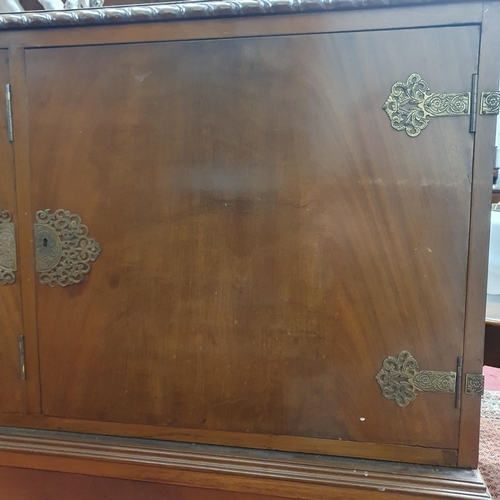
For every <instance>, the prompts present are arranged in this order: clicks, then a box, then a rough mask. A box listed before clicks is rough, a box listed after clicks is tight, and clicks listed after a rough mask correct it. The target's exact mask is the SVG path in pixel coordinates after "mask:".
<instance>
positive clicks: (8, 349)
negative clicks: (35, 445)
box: [0, 50, 26, 413]
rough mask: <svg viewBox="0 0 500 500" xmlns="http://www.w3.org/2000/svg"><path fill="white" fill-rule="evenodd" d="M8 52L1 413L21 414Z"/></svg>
mask: <svg viewBox="0 0 500 500" xmlns="http://www.w3.org/2000/svg"><path fill="white" fill-rule="evenodd" d="M8 82H9V67H8V60H7V51H6V50H0V95H1V97H0V117H1V118H0V381H1V383H0V413H23V412H24V411H25V409H26V399H25V383H26V382H25V381H23V380H21V366H20V357H19V339H20V335H23V320H22V305H21V288H20V277H19V273H18V272H17V271H15V269H17V268H18V259H19V256H18V255H17V254H18V245H17V241H16V240H17V229H18V216H17V203H16V183H15V172H14V161H13V152H12V145H11V143H10V142H9V134H8V130H7V120H6V118H5V117H6V111H7V110H6V98H5V95H6V85H7V84H8Z"/></svg>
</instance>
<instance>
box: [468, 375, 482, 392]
mask: <svg viewBox="0 0 500 500" xmlns="http://www.w3.org/2000/svg"><path fill="white" fill-rule="evenodd" d="M464 392H465V394H467V395H469V396H481V395H482V394H483V392H484V375H483V374H482V373H467V375H466V376H465V391H464Z"/></svg>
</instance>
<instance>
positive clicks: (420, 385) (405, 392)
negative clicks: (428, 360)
mask: <svg viewBox="0 0 500 500" xmlns="http://www.w3.org/2000/svg"><path fill="white" fill-rule="evenodd" d="M375 380H376V381H377V382H378V383H379V385H380V387H381V388H382V395H383V396H384V397H385V398H387V399H389V400H394V401H395V402H396V404H397V405H398V406H400V407H401V408H404V407H405V406H408V405H409V404H410V403H411V402H412V401H413V400H414V399H415V398H416V397H417V394H418V392H419V391H425V392H449V393H455V390H456V385H457V374H456V373H455V372H435V371H430V370H420V368H419V367H418V363H417V360H416V359H415V358H414V357H413V356H412V355H411V354H410V353H409V352H408V351H401V352H400V353H399V354H398V355H397V356H388V357H387V358H385V360H384V362H383V364H382V369H381V370H380V371H379V372H378V373H377V375H376V377H375Z"/></svg>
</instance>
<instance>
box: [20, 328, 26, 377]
mask: <svg viewBox="0 0 500 500" xmlns="http://www.w3.org/2000/svg"><path fill="white" fill-rule="evenodd" d="M19 368H20V370H21V380H26V359H25V356H24V335H19Z"/></svg>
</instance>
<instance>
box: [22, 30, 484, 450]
mask: <svg viewBox="0 0 500 500" xmlns="http://www.w3.org/2000/svg"><path fill="white" fill-rule="evenodd" d="M478 44H479V28H478V27H477V26H462V27H442V28H429V29H412V30H392V31H371V32H356V33H336V34H316V35H314V34H312V35H301V36H270V37H261V38H247V39H224V40H202V41H181V42H159V43H147V44H123V45H107V46H94V47H90V46H87V47H62V48H45V49H28V50H27V51H26V85H27V103H28V114H29V141H30V142H29V156H30V162H31V163H30V173H31V193H32V200H31V204H32V207H33V214H32V215H33V217H34V216H35V212H36V211H37V210H47V209H50V214H52V213H54V211H55V210H58V209H64V210H67V211H69V212H70V213H71V214H77V215H78V216H80V217H81V221H82V223H83V224H85V225H86V226H87V227H88V230H89V233H88V235H89V237H91V238H95V240H96V241H97V242H98V243H99V245H100V249H101V254H100V256H99V257H98V258H97V259H96V260H95V261H94V262H92V263H91V264H90V272H89V273H88V274H86V275H84V279H83V281H82V282H81V283H78V284H70V285H68V286H59V285H58V284H57V276H55V274H56V273H52V275H51V272H50V271H47V273H45V278H43V277H42V276H41V275H40V276H41V277H42V278H43V279H44V280H45V281H46V282H47V280H48V281H50V280H51V279H52V278H53V279H54V280H55V281H53V282H52V285H54V286H47V285H46V284H43V283H40V282H37V283H36V298H37V321H38V337H39V349H40V376H41V398H42V409H43V414H44V415H46V416H51V417H59V418H62V419H64V418H66V419H83V420H88V421H105V422H114V423H122V424H149V425H152V426H163V427H165V428H170V429H186V439H187V440H196V439H197V438H196V437H194V436H201V435H203V436H205V438H204V439H205V440H208V441H210V436H211V435H213V436H216V435H217V436H218V442H220V440H221V439H222V438H220V436H221V435H224V436H226V437H224V440H225V442H226V443H227V444H234V443H235V442H238V443H241V442H242V441H241V439H240V437H241V436H242V435H245V434H252V435H260V436H263V439H269V443H272V436H295V437H303V438H316V439H323V440H344V441H358V442H370V443H390V444H395V445H412V446H420V447H438V448H442V449H456V448H457V445H458V434H459V432H458V425H459V410H458V409H456V408H455V395H454V394H453V393H435V392H419V393H418V394H417V396H416V398H415V399H414V400H413V401H411V402H410V403H409V404H408V405H407V406H405V407H400V406H398V405H397V404H396V402H395V401H394V400H389V399H386V398H385V397H384V396H383V395H382V391H381V387H380V386H379V384H378V383H377V381H376V379H375V376H376V374H377V373H378V372H379V370H380V369H381V367H382V363H383V361H384V359H385V358H387V357H388V356H396V355H397V354H398V353H400V352H401V351H404V350H407V351H409V352H410V353H411V355H412V356H413V357H414V358H415V359H416V361H417V362H418V365H419V367H420V370H434V371H444V372H454V371H456V363H457V357H458V356H461V355H462V344H463V331H464V311H465V291H466V271H467V255H468V236H469V212H470V200H471V182H470V179H471V172H472V147H473V135H471V134H470V133H469V116H465V115H464V116H451V117H446V116H441V117H433V118H430V123H429V125H428V127H427V128H425V129H423V130H422V131H421V133H420V135H418V136H417V137H410V136H409V135H407V134H406V132H405V131H404V130H403V131H397V130H396V129H395V128H393V127H391V123H390V120H389V118H388V115H387V114H386V112H385V111H384V110H383V109H382V108H383V105H384V103H385V101H386V100H387V98H388V96H389V94H390V92H391V88H392V86H393V84H395V83H396V82H398V81H399V82H406V79H407V78H408V76H409V75H411V74H413V73H418V74H420V75H421V77H422V78H423V79H424V80H426V81H427V82H428V84H429V86H430V89H431V90H430V91H431V92H436V93H441V92H468V91H470V87H471V77H472V75H473V73H475V72H476V71H477V64H478V47H479V45H478ZM51 276H52V277H51ZM42 281H43V280H42ZM63 281H64V280H63ZM64 284H67V282H65V283H64ZM73 421H74V420H73ZM68 422H69V420H68ZM68 426H69V427H71V425H70V424H68ZM58 427H59V428H65V427H64V424H62V423H59V424H58ZM191 431H192V434H190V432H191ZM222 433H225V434H222ZM206 436H208V437H206ZM231 436H234V440H232V438H231ZM181 439H182V438H181ZM261 442H262V441H261ZM301 442H303V443H307V439H305V440H304V441H301ZM270 446H272V444H270ZM299 448H301V447H300V446H299Z"/></svg>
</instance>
